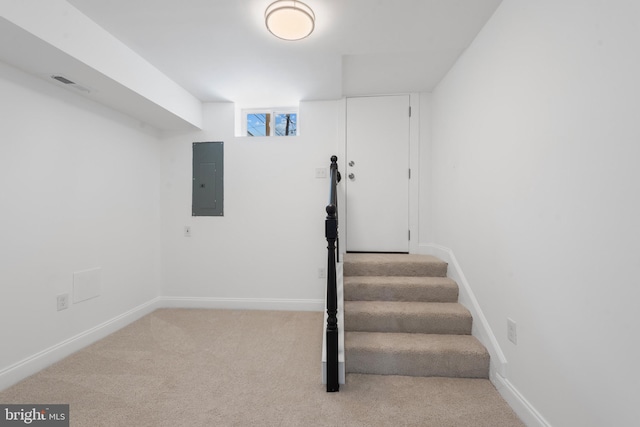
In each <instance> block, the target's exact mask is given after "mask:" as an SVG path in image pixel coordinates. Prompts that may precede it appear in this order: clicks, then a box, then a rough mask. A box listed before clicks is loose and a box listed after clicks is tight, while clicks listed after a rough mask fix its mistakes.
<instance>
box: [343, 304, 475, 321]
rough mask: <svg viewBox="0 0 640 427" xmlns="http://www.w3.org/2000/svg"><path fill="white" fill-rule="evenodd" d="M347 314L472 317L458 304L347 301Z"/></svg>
mask: <svg viewBox="0 0 640 427" xmlns="http://www.w3.org/2000/svg"><path fill="white" fill-rule="evenodd" d="M344 311H345V313H349V314H351V313H362V312H368V313H381V314H383V313H384V314H394V313H397V314H400V315H429V314H451V315H459V316H464V317H470V316H471V313H470V312H469V310H467V309H466V308H465V306H463V305H462V304H460V303H458V302H423V301H420V302H416V301H345V302H344Z"/></svg>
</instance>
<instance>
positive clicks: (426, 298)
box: [344, 282, 458, 302]
mask: <svg viewBox="0 0 640 427" xmlns="http://www.w3.org/2000/svg"><path fill="white" fill-rule="evenodd" d="M344 299H345V300H346V301H422V302H457V301H458V288H457V286H430V287H427V286H397V285H392V286H389V285H387V286H384V285H367V284H359V283H353V284H351V283H346V282H345V284H344Z"/></svg>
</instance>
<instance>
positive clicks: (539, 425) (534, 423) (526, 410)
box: [491, 375, 551, 427]
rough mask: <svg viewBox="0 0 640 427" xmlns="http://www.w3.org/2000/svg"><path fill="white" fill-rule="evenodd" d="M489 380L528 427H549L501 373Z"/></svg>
mask: <svg viewBox="0 0 640 427" xmlns="http://www.w3.org/2000/svg"><path fill="white" fill-rule="evenodd" d="M491 382H492V383H493V385H494V386H495V388H496V389H497V390H498V392H499V393H500V395H501V396H502V398H503V399H504V400H505V401H506V402H507V403H508V404H509V406H511V408H512V409H513V411H514V412H515V413H516V414H518V417H520V419H521V420H522V422H523V423H525V424H526V425H527V426H528V427H551V424H549V423H548V422H547V420H545V419H544V417H543V416H542V415H540V413H539V412H538V411H536V409H535V408H534V407H533V406H532V405H531V404H530V403H529V401H528V400H527V399H525V398H524V396H522V395H521V394H520V392H518V390H517V389H516V388H515V387H514V386H513V384H511V383H510V382H509V380H507V379H506V378H503V377H502V376H501V375H495V376H494V377H493V378H491Z"/></svg>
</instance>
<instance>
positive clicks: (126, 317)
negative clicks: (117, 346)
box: [0, 298, 160, 390]
mask: <svg viewBox="0 0 640 427" xmlns="http://www.w3.org/2000/svg"><path fill="white" fill-rule="evenodd" d="M159 302H160V301H159V298H154V299H152V300H151V301H148V302H146V303H144V304H141V305H139V306H137V307H135V308H132V309H131V310H129V311H127V312H126V313H123V314H121V315H119V316H116V317H114V318H113V319H110V320H107V321H106V322H103V323H101V324H99V325H97V326H95V327H93V328H90V329H87V330H86V331H84V332H82V333H79V334H78V335H75V336H73V337H71V338H68V339H66V340H64V341H62V342H59V343H58V344H56V345H53V346H51V347H49V348H46V349H44V350H42V351H40V352H38V353H36V354H34V355H32V356H29V357H27V358H25V359H23V360H21V361H19V362H17V363H14V364H13V365H11V366H8V367H7V368H5V369H2V370H1V371H0V390H4V389H6V388H8V387H10V386H12V385H13V384H16V383H17V382H19V381H22V380H23V379H25V378H27V377H29V376H30V375H33V374H35V373H36V372H38V371H40V370H42V369H44V368H46V367H47V366H50V365H52V364H54V363H55V362H58V361H60V360H62V359H64V358H65V357H67V356H69V355H71V354H72V353H75V352H76V351H78V350H80V349H82V348H84V347H86V346H88V345H90V344H93V343H94V342H96V341H98V340H100V339H102V338H104V337H106V336H107V335H109V334H112V333H113V332H115V331H117V330H118V329H121V328H123V327H125V326H127V325H128V324H130V323H132V322H135V321H136V320H138V319H140V318H141V317H143V316H146V315H147V314H149V313H151V312H152V311H154V310H156V309H157V308H159Z"/></svg>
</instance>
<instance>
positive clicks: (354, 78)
mask: <svg viewBox="0 0 640 427" xmlns="http://www.w3.org/2000/svg"><path fill="white" fill-rule="evenodd" d="M271 1H272V0H110V1H104V0H68V2H69V3H70V4H72V5H73V6H74V7H76V8H77V9H78V10H80V11H81V12H82V13H84V14H85V15H87V16H88V17H89V18H91V19H92V20H93V21H94V22H96V23H97V24H98V25H100V26H101V27H103V28H104V29H105V30H107V31H108V32H110V33H111V34H112V35H114V36H115V37H117V38H118V39H120V40H121V41H122V42H123V43H125V44H126V45H128V46H129V47H130V48H131V49H132V50H134V51H135V52H137V53H138V54H139V55H141V56H142V57H143V58H145V59H146V60H147V61H149V62H150V63H151V64H152V65H154V66H155V67H157V68H158V69H159V70H160V71H162V72H163V73H164V74H166V75H167V76H168V77H170V78H171V79H173V80H174V81H175V82H176V83H178V84H179V85H181V86H182V87H184V88H185V89H186V90H188V91H189V92H191V93H192V94H193V95H194V96H196V97H197V98H199V99H200V100H201V101H205V102H207V101H223V100H224V101H233V102H236V103H239V104H241V105H245V106H254V107H258V106H284V105H295V104H296V103H297V102H298V101H300V100H312V99H313V100H315V99H338V98H340V97H342V96H345V95H359V94H379V93H397V92H414V91H431V90H432V89H433V88H434V87H435V86H436V85H437V83H438V82H439V81H440V79H441V78H442V77H443V76H444V74H446V72H447V71H448V70H449V69H450V67H451V66H452V65H453V64H454V63H455V61H456V59H457V58H458V56H459V55H460V54H461V53H462V52H463V51H464V49H465V48H466V47H467V46H468V45H469V44H470V43H471V41H472V40H473V38H474V37H475V36H476V35H477V33H478V32H479V31H480V29H481V28H482V26H483V25H484V24H485V22H486V21H487V20H488V19H489V17H490V16H491V15H492V13H493V12H494V11H495V9H496V8H497V6H498V5H499V4H500V1H501V0H307V1H306V3H307V4H308V5H309V6H311V7H312V8H313V10H314V12H315V14H316V29H315V31H314V33H313V34H312V35H311V36H310V37H309V38H307V39H304V40H301V41H297V42H287V41H283V40H280V39H277V38H275V37H274V36H272V35H271V34H270V33H269V32H268V31H267V30H266V28H265V26H264V10H265V9H266V7H267V6H268V5H269V4H270V3H271Z"/></svg>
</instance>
